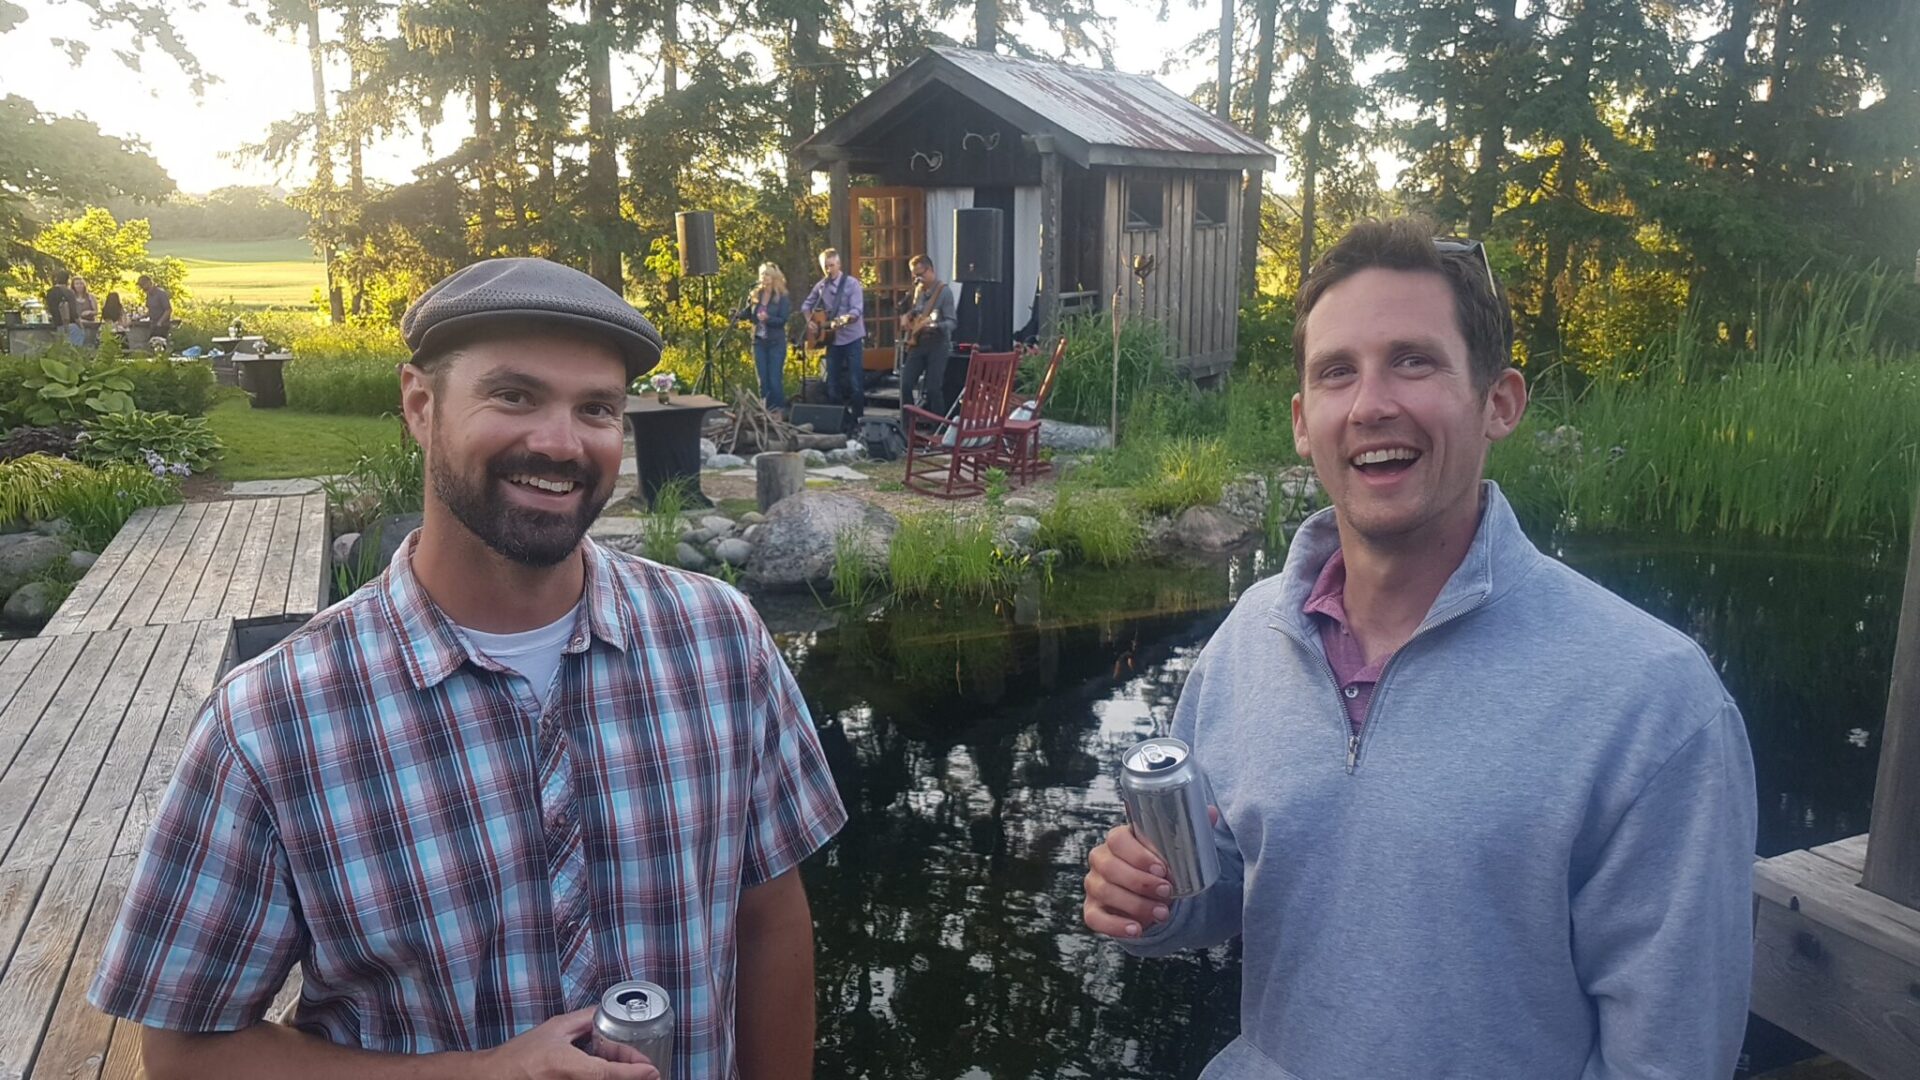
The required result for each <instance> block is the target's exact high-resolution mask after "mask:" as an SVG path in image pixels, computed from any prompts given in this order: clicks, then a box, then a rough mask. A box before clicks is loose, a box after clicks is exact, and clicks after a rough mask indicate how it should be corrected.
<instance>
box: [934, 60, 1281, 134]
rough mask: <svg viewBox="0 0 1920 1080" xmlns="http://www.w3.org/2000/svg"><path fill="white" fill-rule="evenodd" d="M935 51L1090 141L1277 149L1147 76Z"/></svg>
mask: <svg viewBox="0 0 1920 1080" xmlns="http://www.w3.org/2000/svg"><path fill="white" fill-rule="evenodd" d="M932 51H933V52H934V53H935V54H937V55H938V56H939V57H940V58H941V59H943V60H946V61H947V62H949V63H951V64H953V65H954V66H955V67H958V68H960V69H961V70H962V71H964V72H966V73H967V74H968V75H971V76H973V77H975V78H977V79H979V80H980V81H981V82H983V83H986V84H987V85H989V86H992V87H994V88H995V89H998V90H1000V91H1002V92H1003V93H1006V94H1008V95H1010V96H1011V97H1013V98H1014V99H1015V100H1016V101H1019V102H1020V103H1021V104H1023V105H1025V106H1027V107H1028V108H1030V109H1032V110H1033V111H1034V112H1036V113H1039V114H1040V115H1041V116H1043V117H1045V118H1046V119H1047V120H1048V121H1050V122H1052V123H1054V124H1057V125H1058V126H1059V127H1060V129H1061V130H1062V131H1064V132H1066V133H1067V134H1070V135H1072V136H1074V137H1075V138H1077V139H1079V140H1081V141H1082V142H1085V143H1087V144H1088V145H1089V146H1120V147H1127V148H1129V149H1134V150H1171V151H1175V152H1178V153H1186V154H1258V155H1261V156H1263V157H1272V156H1273V153H1274V152H1273V150H1272V149H1271V148H1270V147H1268V146H1266V145H1264V144H1263V143H1261V142H1260V141H1259V140H1258V139H1255V138H1253V137H1252V136H1249V135H1247V134H1246V133H1245V132H1243V131H1241V130H1240V129H1238V128H1236V127H1234V126H1232V125H1231V124H1226V123H1223V122H1221V121H1220V120H1219V119H1218V118H1217V117H1215V116H1214V115H1213V114H1212V113H1209V112H1207V111H1206V110H1205V109H1202V108H1201V107H1199V106H1198V105H1195V104H1194V103H1193V102H1191V101H1188V100H1187V99H1186V98H1183V97H1181V96H1180V95H1178V94H1176V93H1174V92H1173V91H1171V90H1169V89H1167V88H1166V87H1164V86H1162V85H1160V83H1158V82H1157V81H1155V80H1154V79H1152V78H1150V77H1148V76H1145V75H1129V74H1126V73H1124V72H1119V71H1100V70H1096V69H1094V68H1083V67H1074V66H1071V65H1068V64H1057V63H1043V62H1040V61H1035V60H1020V59H1015V58H1014V57H1010V56H998V55H995V54H992V53H983V52H980V51H978V50H975V49H956V48H948V47H940V46H936V47H935V48H934V49H933V50H932Z"/></svg>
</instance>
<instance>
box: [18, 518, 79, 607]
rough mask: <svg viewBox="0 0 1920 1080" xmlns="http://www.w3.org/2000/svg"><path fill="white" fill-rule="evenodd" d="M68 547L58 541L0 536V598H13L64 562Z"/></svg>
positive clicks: (28, 535) (20, 535) (26, 535)
mask: <svg viewBox="0 0 1920 1080" xmlns="http://www.w3.org/2000/svg"><path fill="white" fill-rule="evenodd" d="M72 547H73V545H71V544H69V543H67V542H66V541H65V540H62V539H60V538H59V537H56V536H41V535H39V534H37V533H15V534H13V535H11V536H0V596H11V595H13V591H14V590H15V589H18V588H19V587H20V586H22V585H25V584H26V583H27V582H29V581H32V580H33V579H34V578H36V577H39V576H40V575H41V574H42V573H45V572H46V570H47V568H48V567H50V566H52V565H53V564H54V563H57V562H59V561H61V560H62V559H65V558H66V557H67V552H68V551H70V550H72Z"/></svg>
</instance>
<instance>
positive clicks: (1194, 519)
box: [1173, 506, 1253, 552]
mask: <svg viewBox="0 0 1920 1080" xmlns="http://www.w3.org/2000/svg"><path fill="white" fill-rule="evenodd" d="M1252 535H1253V527H1252V526H1250V525H1248V524H1247V523H1246V522H1245V521H1243V520H1241V519H1240V518H1237V517H1234V516H1233V515H1232V514H1229V513H1227V512H1226V511H1225V510H1222V509H1220V508H1219V507H1217V506H1189V507H1187V509H1186V512H1185V513H1182V514H1181V515H1180V519H1179V520H1178V521H1176V522H1174V525H1173V537H1174V539H1175V540H1176V541H1177V542H1178V543H1179V544H1180V546H1181V547H1184V548H1189V549H1192V550H1194V551H1209V552H1219V551H1229V550H1232V549H1233V548H1236V547H1239V546H1240V545H1241V544H1243V543H1245V542H1246V541H1247V540H1248V538H1250V537H1251V536H1252Z"/></svg>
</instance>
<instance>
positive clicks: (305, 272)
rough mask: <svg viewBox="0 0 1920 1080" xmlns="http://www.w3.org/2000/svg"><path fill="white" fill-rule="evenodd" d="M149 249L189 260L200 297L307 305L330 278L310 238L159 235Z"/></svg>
mask: <svg viewBox="0 0 1920 1080" xmlns="http://www.w3.org/2000/svg"><path fill="white" fill-rule="evenodd" d="M149 250H151V251H152V252H153V253H154V254H156V255H172V256H173V257H175V258H177V259H179V260H181V261H182V262H185V263H186V264H187V291H188V292H189V293H191V294H192V295H193V297H194V298H195V299H198V300H231V301H233V302H234V303H236V304H241V305H244V306H246V307H306V306H307V305H308V304H311V303H312V302H313V291H314V290H315V289H319V288H324V287H325V285H326V281H327V270H326V266H325V264H323V263H322V262H321V261H320V260H319V259H318V258H316V257H315V256H314V254H313V247H312V245H310V244H308V243H307V242H306V241H305V240H299V239H293V240H232V241H229V240H174V241H167V240H155V241H154V242H153V243H152V244H150V245H149Z"/></svg>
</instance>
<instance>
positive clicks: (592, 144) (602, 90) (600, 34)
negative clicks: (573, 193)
mask: <svg viewBox="0 0 1920 1080" xmlns="http://www.w3.org/2000/svg"><path fill="white" fill-rule="evenodd" d="M589 13H590V14H589V22H590V23H591V24H592V25H591V28H590V30H589V32H590V33H591V34H592V37H591V39H590V40H589V41H588V43H587V191H586V195H587V223H588V226H589V235H590V236H591V237H592V240H591V241H590V246H589V247H588V249H587V268H588V269H587V272H588V273H590V274H592V275H593V277H594V279H595V280H596V281H599V282H600V283H601V284H603V285H605V286H606V287H607V288H609V289H612V290H613V291H614V292H617V293H620V294H621V295H623V296H624V295H625V294H626V291H627V289H626V277H625V274H624V273H622V268H621V261H622V260H621V256H622V252H621V251H620V241H619V229H620V169H619V165H618V164H617V163H616V160H615V157H614V146H613V141H614V140H613V130H612V129H613V48H612V45H611V43H610V42H609V41H608V37H609V35H611V34H612V33H613V18H614V14H613V0H591V7H590V8H589Z"/></svg>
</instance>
